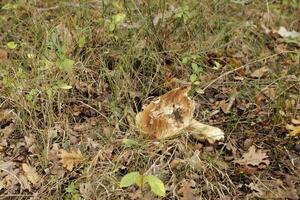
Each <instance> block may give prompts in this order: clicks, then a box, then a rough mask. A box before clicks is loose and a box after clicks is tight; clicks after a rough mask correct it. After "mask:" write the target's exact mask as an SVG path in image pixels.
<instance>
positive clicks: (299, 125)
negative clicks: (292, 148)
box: [286, 118, 300, 136]
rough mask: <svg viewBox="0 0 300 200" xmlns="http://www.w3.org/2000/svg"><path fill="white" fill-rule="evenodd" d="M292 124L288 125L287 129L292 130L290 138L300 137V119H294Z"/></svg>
mask: <svg viewBox="0 0 300 200" xmlns="http://www.w3.org/2000/svg"><path fill="white" fill-rule="evenodd" d="M291 121H292V123H293V124H294V125H293V124H287V125H286V129H287V130H290V132H289V135H290V136H299V135H300V118H297V119H292V120H291Z"/></svg>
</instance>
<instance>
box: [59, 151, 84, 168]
mask: <svg viewBox="0 0 300 200" xmlns="http://www.w3.org/2000/svg"><path fill="white" fill-rule="evenodd" d="M58 156H59V157H60V158H61V161H60V163H62V164H63V167H65V168H66V169H67V170H69V171H72V170H73V168H74V167H76V166H77V165H79V164H80V163H81V162H82V161H83V160H84V157H83V155H82V153H81V152H80V150H79V149H78V150H77V151H74V150H72V151H70V152H68V151H66V150H64V149H61V150H60V154H58Z"/></svg>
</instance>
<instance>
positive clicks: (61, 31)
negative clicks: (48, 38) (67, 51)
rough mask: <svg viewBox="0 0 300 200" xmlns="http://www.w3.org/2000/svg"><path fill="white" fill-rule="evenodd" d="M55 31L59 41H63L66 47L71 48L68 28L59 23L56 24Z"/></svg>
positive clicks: (71, 42) (70, 36) (71, 41)
mask: <svg viewBox="0 0 300 200" xmlns="http://www.w3.org/2000/svg"><path fill="white" fill-rule="evenodd" d="M56 31H57V33H58V36H59V39H60V41H61V42H63V44H64V45H66V47H68V48H71V47H72V45H73V37H72V34H71V32H70V31H69V29H68V28H67V27H66V26H65V25H64V24H63V23H60V24H58V25H57V26H56Z"/></svg>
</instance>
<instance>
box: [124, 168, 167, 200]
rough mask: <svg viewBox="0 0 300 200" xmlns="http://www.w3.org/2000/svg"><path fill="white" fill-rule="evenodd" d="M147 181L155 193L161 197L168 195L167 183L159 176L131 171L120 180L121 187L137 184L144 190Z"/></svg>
mask: <svg viewBox="0 0 300 200" xmlns="http://www.w3.org/2000/svg"><path fill="white" fill-rule="evenodd" d="M146 183H148V184H149V186H150V188H151V191H152V192H153V193H154V194H156V195H158V196H161V197H164V196H165V195H166V190H165V185H164V183H163V182H162V181H161V180H160V179H159V178H157V177H156V176H153V175H141V174H140V173H139V172H130V173H128V174H126V175H125V176H124V177H123V178H122V180H121V182H120V187H122V188H123V187H129V186H131V185H133V184H136V185H138V186H139V188H140V189H141V190H143V186H144V185H145V184H146Z"/></svg>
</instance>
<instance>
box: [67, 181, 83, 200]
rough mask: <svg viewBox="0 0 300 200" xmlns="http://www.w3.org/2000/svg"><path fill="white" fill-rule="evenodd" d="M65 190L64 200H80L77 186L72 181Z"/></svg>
mask: <svg viewBox="0 0 300 200" xmlns="http://www.w3.org/2000/svg"><path fill="white" fill-rule="evenodd" d="M65 191H66V193H67V194H66V196H65V198H64V199H65V200H80V199H82V198H81V197H80V194H79V190H78V186H77V185H75V183H74V182H72V183H70V184H69V185H68V187H67V188H66V189H65Z"/></svg>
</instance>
